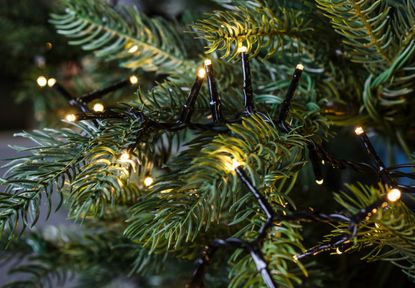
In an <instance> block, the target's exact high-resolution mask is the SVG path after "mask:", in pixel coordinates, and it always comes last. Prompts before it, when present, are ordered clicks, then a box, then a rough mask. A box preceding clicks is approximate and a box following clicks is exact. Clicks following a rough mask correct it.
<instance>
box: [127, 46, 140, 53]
mask: <svg viewBox="0 0 415 288" xmlns="http://www.w3.org/2000/svg"><path fill="white" fill-rule="evenodd" d="M137 51H138V46H137V45H134V46H133V47H131V48H130V49H128V53H131V54H132V53H135V52H137Z"/></svg>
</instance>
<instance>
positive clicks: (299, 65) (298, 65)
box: [295, 64, 304, 71]
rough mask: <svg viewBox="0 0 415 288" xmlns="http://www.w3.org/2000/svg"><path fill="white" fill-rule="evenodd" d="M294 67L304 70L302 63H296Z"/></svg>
mask: <svg viewBox="0 0 415 288" xmlns="http://www.w3.org/2000/svg"><path fill="white" fill-rule="evenodd" d="M295 69H297V70H301V71H303V70H304V65H303V64H297V66H296V67H295Z"/></svg>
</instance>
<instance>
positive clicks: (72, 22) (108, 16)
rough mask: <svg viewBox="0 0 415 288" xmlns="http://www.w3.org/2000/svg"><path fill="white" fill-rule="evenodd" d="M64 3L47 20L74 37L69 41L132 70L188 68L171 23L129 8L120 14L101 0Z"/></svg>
mask: <svg viewBox="0 0 415 288" xmlns="http://www.w3.org/2000/svg"><path fill="white" fill-rule="evenodd" d="M65 3H66V6H67V8H66V10H65V14H63V15H57V14H53V15H52V19H51V23H53V24H54V25H55V26H56V28H57V30H58V33H60V34H63V35H65V36H67V37H69V38H75V40H71V41H70V42H69V43H70V44H72V45H81V46H82V48H83V49H84V50H87V51H89V50H94V51H95V55H96V56H97V57H99V58H105V59H109V60H117V61H118V62H119V65H120V66H121V67H125V68H129V69H133V70H136V69H139V68H141V69H143V70H145V71H157V72H158V73H171V72H174V71H177V69H183V71H186V70H187V69H189V68H190V69H191V68H192V66H193V63H192V62H191V61H189V60H186V58H185V57H186V53H185V50H184V48H183V46H182V44H181V41H180V40H179V39H180V36H179V34H178V32H177V31H176V30H175V29H174V28H173V25H172V24H171V23H167V22H166V21H165V20H162V19H150V18H148V17H146V16H145V15H143V14H141V13H139V12H138V11H136V10H133V9H130V10H126V11H125V13H124V15H121V14H119V13H118V12H116V11H115V10H113V9H112V8H111V7H110V6H109V5H108V4H105V2H104V1H92V0H87V1H76V0H68V1H66V2H65ZM90 11H94V13H90Z"/></svg>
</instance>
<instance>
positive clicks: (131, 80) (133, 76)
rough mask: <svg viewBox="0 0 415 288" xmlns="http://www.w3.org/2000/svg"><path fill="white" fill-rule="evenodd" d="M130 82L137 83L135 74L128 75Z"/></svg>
mask: <svg viewBox="0 0 415 288" xmlns="http://www.w3.org/2000/svg"><path fill="white" fill-rule="evenodd" d="M130 83H131V84H133V85H135V84H137V83H138V77H137V76H135V75H132V76H130Z"/></svg>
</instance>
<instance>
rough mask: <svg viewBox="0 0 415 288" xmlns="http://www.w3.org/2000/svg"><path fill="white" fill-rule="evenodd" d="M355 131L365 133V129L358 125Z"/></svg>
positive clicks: (358, 133)
mask: <svg viewBox="0 0 415 288" xmlns="http://www.w3.org/2000/svg"><path fill="white" fill-rule="evenodd" d="M354 133H356V135H362V134H363V133H365V130H363V128H362V127H356V129H354Z"/></svg>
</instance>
